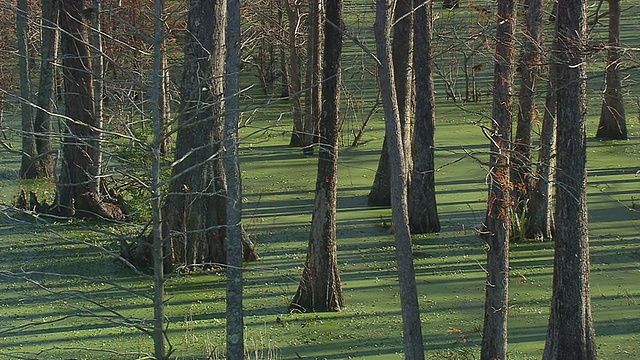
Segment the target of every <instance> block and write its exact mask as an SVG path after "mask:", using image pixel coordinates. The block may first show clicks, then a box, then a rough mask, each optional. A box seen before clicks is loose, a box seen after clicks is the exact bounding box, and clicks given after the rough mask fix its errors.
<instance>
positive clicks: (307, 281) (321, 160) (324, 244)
mask: <svg viewBox="0 0 640 360" xmlns="http://www.w3.org/2000/svg"><path fill="white" fill-rule="evenodd" d="M326 17H327V20H328V21H331V22H332V23H333V24H336V25H337V26H342V0H328V1H327V2H326ZM324 31H325V37H324V38H325V43H324V81H323V85H322V98H323V102H322V118H321V124H320V125H321V126H320V144H319V149H320V154H319V157H318V176H317V179H316V196H315V203H314V210H313V216H312V220H311V235H310V237H309V246H308V249H307V259H306V262H305V267H304V270H303V272H302V277H301V279H300V285H299V287H298V290H297V292H296V294H295V295H294V297H293V300H292V301H291V308H292V309H293V310H299V311H339V310H341V309H343V308H344V307H345V301H344V295H343V293H342V285H341V282H340V273H339V271H338V255H337V239H336V208H337V189H338V140H339V135H340V125H341V124H340V120H339V109H340V79H341V74H340V68H341V61H340V56H341V53H342V33H341V31H340V29H336V28H335V27H334V26H331V25H328V24H327V26H325V30H324Z"/></svg>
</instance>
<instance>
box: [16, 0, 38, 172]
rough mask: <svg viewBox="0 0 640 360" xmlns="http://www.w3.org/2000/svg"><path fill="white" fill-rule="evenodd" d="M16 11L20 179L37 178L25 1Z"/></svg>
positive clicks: (22, 1)
mask: <svg viewBox="0 0 640 360" xmlns="http://www.w3.org/2000/svg"><path fill="white" fill-rule="evenodd" d="M17 5H18V8H17V10H16V37H17V39H18V71H19V74H20V97H21V98H22V100H21V102H20V112H21V118H22V164H21V166H20V178H22V179H34V178H36V177H38V171H37V168H38V166H37V155H38V154H37V152H36V142H35V136H34V127H33V111H32V110H31V109H32V104H31V79H30V69H29V44H28V38H27V31H28V29H27V24H28V20H29V19H28V17H29V16H28V15H29V9H28V6H27V0H18V4H17Z"/></svg>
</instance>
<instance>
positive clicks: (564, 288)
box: [543, 0, 597, 360]
mask: <svg viewBox="0 0 640 360" xmlns="http://www.w3.org/2000/svg"><path fill="white" fill-rule="evenodd" d="M555 36H556V40H557V43H558V51H557V53H556V54H555V55H556V59H557V60H556V61H557V76H558V79H557V83H558V84H559V85H560V84H562V86H558V89H557V114H558V160H557V165H558V172H557V185H556V212H555V218H556V220H557V223H556V228H555V236H554V240H555V254H554V266H553V295H552V297H551V313H550V315H549V328H548V332H547V341H546V343H545V349H544V356H543V358H544V359H548V360H551V359H558V360H559V359H582V360H595V359H597V353H596V344H595V330H594V327H593V316H592V315H591V293H590V290H589V272H590V259H589V235H588V213H587V193H586V186H587V171H586V161H587V158H586V154H587V152H586V119H587V118H586V116H587V114H586V112H587V106H586V96H587V94H586V90H587V86H586V85H587V84H586V72H585V58H584V54H583V51H584V44H585V43H586V36H587V32H586V2H585V1H584V0H566V1H561V2H559V3H558V13H557V19H556V34H555Z"/></svg>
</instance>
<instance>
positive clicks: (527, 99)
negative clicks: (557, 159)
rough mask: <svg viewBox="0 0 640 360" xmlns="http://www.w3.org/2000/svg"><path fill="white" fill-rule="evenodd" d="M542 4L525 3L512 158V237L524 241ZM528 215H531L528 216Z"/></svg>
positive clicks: (536, 0) (532, 0)
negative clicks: (524, 24)
mask: <svg viewBox="0 0 640 360" xmlns="http://www.w3.org/2000/svg"><path fill="white" fill-rule="evenodd" d="M542 6H543V1H542V0H525V2H524V11H525V22H526V31H525V37H524V48H523V50H522V56H521V58H520V66H519V70H520V74H521V76H520V79H521V80H520V94H519V101H518V103H519V111H518V123H517V128H516V135H515V137H516V138H515V142H514V147H513V153H512V158H511V182H512V183H513V191H512V193H511V196H512V199H513V200H512V201H513V206H514V210H513V214H514V215H515V216H514V219H513V220H514V221H513V223H514V224H515V229H513V232H512V235H513V236H512V240H524V239H520V238H519V237H520V236H525V235H526V232H525V230H526V229H525V227H526V224H524V223H520V222H521V220H522V217H521V214H523V212H525V211H526V210H527V202H528V201H529V193H530V191H529V189H530V187H531V179H532V174H531V173H532V168H531V165H532V161H531V145H532V130H531V127H532V124H533V122H534V120H535V117H536V104H535V98H536V92H537V88H536V85H537V84H536V83H537V77H538V68H539V66H540V51H539V49H540V47H541V46H542V41H541V40H542ZM526 218H528V214H527V216H525V217H524V219H526Z"/></svg>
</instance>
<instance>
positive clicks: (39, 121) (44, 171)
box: [34, 0, 60, 177]
mask: <svg viewBox="0 0 640 360" xmlns="http://www.w3.org/2000/svg"><path fill="white" fill-rule="evenodd" d="M59 6H60V5H59V2H58V1H50V0H42V1H41V7H42V45H41V48H40V57H41V59H42V60H41V62H40V83H39V86H38V99H37V102H38V107H37V109H36V117H35V120H34V130H35V132H36V153H37V154H38V160H37V161H38V165H37V169H38V170H37V172H38V173H39V175H38V176H39V177H51V176H53V155H52V148H53V146H52V142H53V139H52V135H53V134H52V132H53V127H52V123H51V118H52V117H51V112H52V110H53V105H54V102H53V97H54V94H55V84H56V81H55V68H54V66H55V62H56V56H57V54H58V42H59V36H58V34H59V32H58V30H57V27H58V18H59V12H60V9H59Z"/></svg>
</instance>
